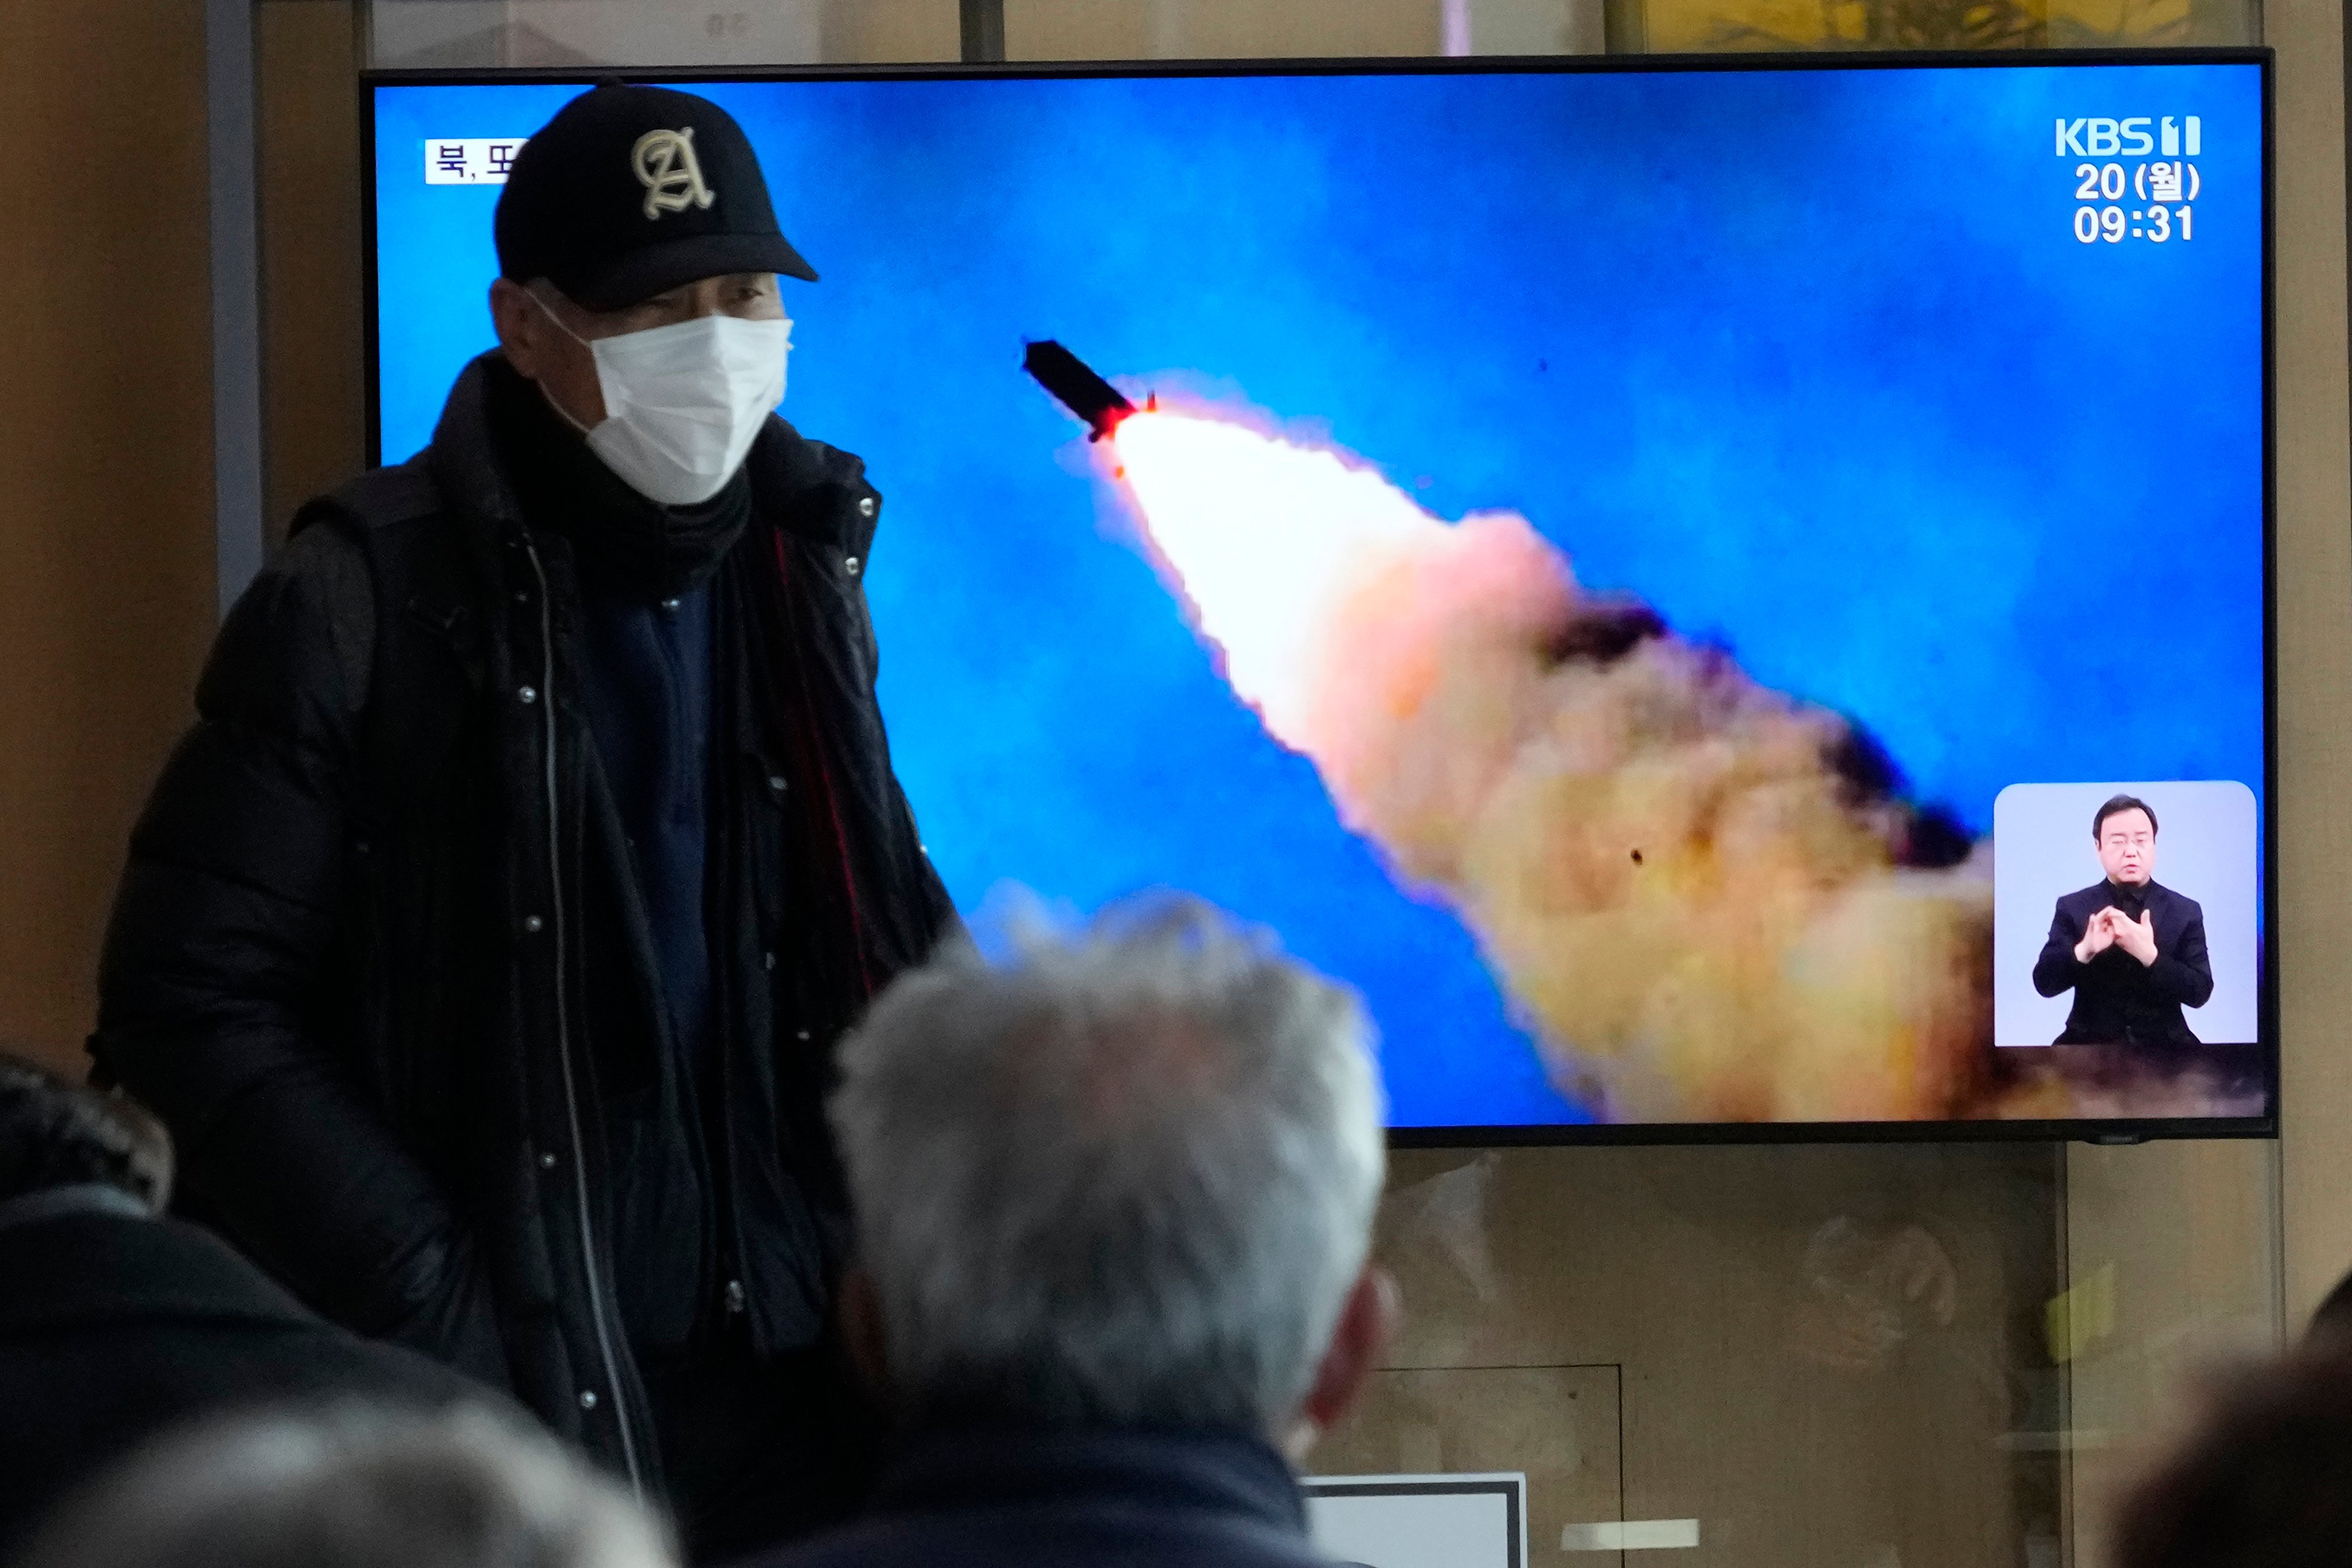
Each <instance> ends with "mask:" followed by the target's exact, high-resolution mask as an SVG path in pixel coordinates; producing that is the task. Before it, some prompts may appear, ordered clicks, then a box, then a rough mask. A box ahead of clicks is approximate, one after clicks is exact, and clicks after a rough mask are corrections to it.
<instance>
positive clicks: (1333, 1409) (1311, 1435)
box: [1282, 1263, 1404, 1464]
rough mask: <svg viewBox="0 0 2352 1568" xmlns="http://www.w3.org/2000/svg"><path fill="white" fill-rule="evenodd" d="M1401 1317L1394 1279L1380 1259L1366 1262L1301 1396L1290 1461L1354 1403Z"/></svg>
mask: <svg viewBox="0 0 2352 1568" xmlns="http://www.w3.org/2000/svg"><path fill="white" fill-rule="evenodd" d="M1403 1318H1404V1307H1403V1303H1402V1298H1401V1297H1400V1296H1399V1294H1398V1291H1397V1284H1396V1280H1395V1279H1393V1278H1392V1277H1391V1275H1390V1273H1389V1271H1388V1270H1387V1269H1385V1268H1381V1266H1380V1265H1379V1264H1377V1263H1367V1264H1365V1265H1364V1271H1363V1272H1362V1273H1361V1274H1359V1275H1357V1276H1356V1283H1355V1285H1354V1287H1353V1288H1352V1289H1349V1292H1348V1300H1347V1301H1346V1302H1345V1304H1343V1305H1342V1306H1341V1307H1340V1309H1339V1322H1338V1323H1337V1324H1335V1325H1334V1326H1333V1327H1332V1330H1331V1343H1330V1347H1329V1348H1328V1349H1327V1350H1326V1351H1325V1352H1323V1363H1322V1364H1321V1365H1320V1366H1318V1367H1317V1368H1316V1369H1315V1382H1314V1384H1313V1385H1312V1386H1311V1387H1309V1388H1308V1389H1307V1397H1306V1398H1305V1399H1302V1400H1300V1401H1299V1402H1298V1414H1297V1416H1295V1417H1294V1418H1293V1419H1292V1421H1291V1424H1290V1430H1289V1432H1288V1433H1286V1435H1285V1436H1284V1438H1283V1444H1282V1447H1283V1452H1284V1453H1286V1454H1287V1455H1288V1456H1289V1458H1290V1460H1291V1462H1292V1463H1294V1464H1296V1463H1297V1462H1299V1461H1301V1460H1303V1459H1305V1458H1307V1450H1308V1449H1309V1448H1312V1447H1314V1446H1315V1440H1316V1439H1317V1438H1318V1437H1320V1436H1322V1435H1323V1434H1324V1433H1325V1432H1327V1431H1328V1430H1329V1429H1330V1428H1331V1427H1332V1426H1336V1425H1338V1424H1339V1421H1340V1420H1341V1419H1342V1418H1343V1417H1345V1416H1346V1415H1347V1414H1348V1412H1349V1411H1350V1410H1352V1409H1354V1408H1355V1405H1356V1401H1357V1399H1358V1398H1360V1396H1361V1395H1362V1394H1363V1392H1364V1385H1365V1384H1368V1383H1370V1381H1371V1379H1372V1373H1374V1372H1376V1371H1378V1370H1379V1369H1380V1364H1381V1357H1382V1356H1383V1355H1385V1354H1386V1353H1387V1352H1388V1348H1389V1344H1390V1342H1391V1341H1393V1340H1394V1339H1395V1338H1396V1333H1397V1328H1398V1325H1399V1324H1400V1323H1401V1322H1402V1321H1403Z"/></svg>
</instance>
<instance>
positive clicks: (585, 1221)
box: [522, 535, 646, 1503]
mask: <svg viewBox="0 0 2352 1568" xmlns="http://www.w3.org/2000/svg"><path fill="white" fill-rule="evenodd" d="M522 548H523V553H524V554H525V555H527V556H529V557H530V571H531V575H532V576H534V577H536V578H537V579H539V647H540V657H541V660H542V663H541V677H540V688H539V690H540V706H541V711H542V712H544V713H545V714H546V716H547V717H546V729H547V770H546V777H547V876H548V887H549V892H550V901H551V904H552V905H553V908H552V910H551V914H550V930H551V932H552V934H553V936H554V940H555V1054H556V1059H557V1060H558V1061H559V1062H561V1063H562V1067H563V1112H564V1115H565V1116H566V1117H567V1118H568V1119H569V1121H570V1122H571V1126H572V1185H573V1188H574V1193H575V1195H576V1197H577V1198H578V1201H579V1208H580V1266H581V1272H582V1273H583V1274H584V1275H585V1276H586V1277H587V1279H588V1317H589V1321H591V1322H592V1323H593V1324H594V1326H595V1330H596V1351H597V1353H598V1354H599V1355H601V1356H602V1357H603V1358H604V1386H605V1389H606V1391H607V1392H608V1393H609V1394H610V1395H611V1397H612V1401H613V1424H614V1426H617V1427H618V1428H619V1429H620V1433H621V1461H622V1463H623V1464H625V1465H626V1466H627V1467H628V1471H629V1489H631V1490H632V1491H634V1492H635V1494H636V1497H637V1500H638V1501H639V1502H641V1503H642V1502H644V1501H645V1500H646V1487H645V1479H644V1478H643V1477H642V1476H640V1475H639V1474H638V1472H637V1446H636V1441H635V1438H633V1437H631V1436H629V1408H628V1405H627V1402H626V1401H625V1399H624V1398H623V1396H622V1394H621V1370H620V1364H619V1362H618V1360H617V1359H616V1358H615V1357H614V1354H613V1332H612V1329H611V1328H610V1326H609V1325H608V1324H607V1323H606V1321H605V1314H604V1287H603V1285H601V1284H599V1283H598V1282H597V1279H596V1233H595V1229H594V1227H593V1225H592V1224H591V1223H590V1218H589V1215H590V1212H591V1211H590V1208H589V1203H588V1156H587V1153H586V1152H585V1150H584V1148H583V1141H582V1139H581V1136H580V1125H581V1124H580V1091H579V1088H578V1085H577V1083H576V1081H575V1080H574V1078H573V1075H572V1022H571V1012H572V1002H571V996H570V994H569V989H568V985H569V977H568V975H567V973H566V961H567V958H568V955H569V953H570V951H571V949H570V945H569V940H568V936H567V933H566V931H565V929H564V918H563V838H562V831H561V829H562V822H561V820H560V813H559V810H558V807H559V805H560V802H561V798H562V797H561V795H559V793H558V791H557V788H556V726H555V619H554V615H553V612H552V611H551V608H550V605H549V598H550V595H549V594H548V590H547V569H546V568H545V567H544V566H541V564H540V560H539V547H538V546H537V545H536V544H533V543H532V542H530V537H529V536H528V535H526V536H525V537H524V539H523V542H522Z"/></svg>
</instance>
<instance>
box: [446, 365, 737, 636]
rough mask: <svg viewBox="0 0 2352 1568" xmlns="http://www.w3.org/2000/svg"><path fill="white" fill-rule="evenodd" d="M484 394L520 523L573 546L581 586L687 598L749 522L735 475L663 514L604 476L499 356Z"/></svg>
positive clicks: (576, 436) (576, 435)
mask: <svg viewBox="0 0 2352 1568" xmlns="http://www.w3.org/2000/svg"><path fill="white" fill-rule="evenodd" d="M484 395H485V396H486V398H487V399H488V409H489V418H490V430H491V434H492V436H493V438H494V439H495V440H496V441H497V442H498V447H499V457H500V458H504V459H505V461H506V463H507V465H508V472H509V477H510V478H511V479H513V481H514V487H515V493H516V496H517V498H518V499H519V500H520V501H521V503H522V510H523V515H524V516H525V517H526V518H527V519H529V520H530V525H531V526H532V527H533V528H539V529H544V530H546V531H548V532H550V533H560V534H562V536H563V537H564V538H566V539H568V540H570V541H571V542H572V554H573V557H574V562H575V565H576V568H577V570H578V571H579V574H580V578H581V581H582V583H583V584H585V585H586V586H588V587H591V588H594V589H598V590H601V591H603V592H604V593H609V594H616V595H628V596H630V597H634V598H644V599H675V598H677V596H678V595H681V594H687V593H691V592H692V591H693V590H695V589H697V588H699V587H700V586H702V584H705V583H708V582H709V581H710V579H711V577H712V575H713V574H716V573H717V572H718V570H719V563H721V562H722V561H724V560H726V558H727V556H728V553H729V552H730V550H732V548H733V547H734V544H735V542H736V541H737V540H738V539H740V538H741V537H742V533H743V528H744V525H745V524H747V523H748V522H750V521H751V477H750V476H749V475H748V474H746V473H745V472H743V471H742V470H741V469H738V470H736V473H735V477H734V478H733V479H729V480H728V481H727V483H726V484H725V485H724V486H722V487H721V488H720V489H719V493H718V494H717V495H715V496H712V497H711V498H710V499H709V500H707V501H703V502H701V503H699V504H698V505H695V506H663V505H662V504H661V503H660V502H658V501H653V500H646V498H645V497H644V496H641V495H639V494H638V493H637V492H636V491H635V490H634V489H630V488H629V486H628V484H627V482H626V481H625V480H624V479H622V478H621V477H620V476H619V475H618V474H616V473H614V472H613V470H612V469H610V468H606V467H605V466H604V459H603V458H599V457H597V456H596V454H595V453H594V452H593V451H591V450H589V447H588V443H587V442H586V440H584V439H583V437H581V435H580V432H579V431H577V430H575V429H573V428H572V426H571V425H570V423H569V422H567V421H566V420H565V419H564V417H563V416H562V415H561V414H558V413H557V412H556V411H555V408H554V406H553V405H551V404H550V403H549V402H548V401H547V398H546V396H545V395H544V394H542V393H541V391H540V389H539V388H538V386H537V385H536V384H533V383H531V382H530V381H529V380H526V379H525V378H524V377H523V376H522V374H520V372H518V371H517V370H516V369H515V368H514V367H513V366H512V365H509V363H507V362H506V361H505V359H504V358H500V357H494V358H492V359H491V361H490V362H489V364H488V374H487V376H486V384H485V388H484Z"/></svg>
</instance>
